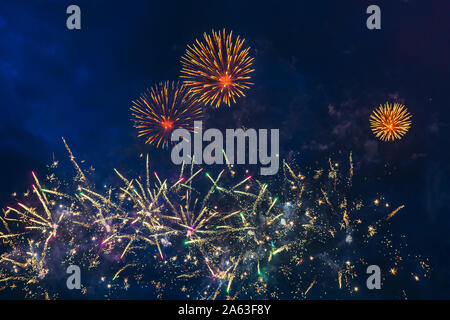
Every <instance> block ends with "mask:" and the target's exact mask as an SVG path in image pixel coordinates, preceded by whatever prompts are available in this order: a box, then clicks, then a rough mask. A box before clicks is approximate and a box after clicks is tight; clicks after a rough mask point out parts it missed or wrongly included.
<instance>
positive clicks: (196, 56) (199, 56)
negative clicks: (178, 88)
mask: <svg viewBox="0 0 450 320" xmlns="http://www.w3.org/2000/svg"><path fill="white" fill-rule="evenodd" d="M203 37H204V40H205V41H204V42H201V41H199V40H197V41H196V43H195V44H193V45H192V46H188V49H187V50H186V53H185V55H184V56H183V57H182V58H181V62H182V64H183V68H182V70H181V73H182V76H181V77H182V78H183V79H185V80H184V83H185V85H186V86H187V87H189V88H190V91H191V92H192V93H193V94H194V96H195V97H196V98H197V100H198V101H199V102H201V103H203V104H207V105H211V106H215V107H219V106H220V105H221V104H222V103H225V104H227V105H228V106H230V104H231V102H233V103H236V97H242V96H245V94H244V91H245V90H246V89H249V88H250V85H252V83H250V82H249V80H250V74H251V73H252V72H253V71H254V70H253V69H251V67H252V63H253V58H252V57H251V56H250V55H249V50H250V47H247V48H244V47H243V46H244V42H245V40H244V39H241V38H240V37H239V36H237V38H236V39H233V32H230V33H228V34H227V33H226V31H225V30H223V31H222V32H220V31H218V32H215V31H214V30H213V31H212V35H209V34H207V33H204V35H203Z"/></svg>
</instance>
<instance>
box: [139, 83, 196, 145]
mask: <svg viewBox="0 0 450 320" xmlns="http://www.w3.org/2000/svg"><path fill="white" fill-rule="evenodd" d="M132 103H133V105H132V107H131V112H132V116H133V118H132V121H133V122H134V126H135V127H136V128H137V129H138V132H139V133H138V137H145V139H146V140H145V143H149V144H153V145H155V146H156V147H159V146H161V147H162V148H167V147H168V145H169V141H170V136H171V134H172V132H173V131H174V130H175V129H187V130H189V131H191V132H193V122H194V120H196V119H201V118H202V108H201V106H200V105H199V104H198V103H197V102H196V101H195V100H194V99H192V97H191V96H190V95H189V94H188V90H187V89H186V87H184V86H183V85H182V84H181V83H179V82H177V83H175V82H172V83H170V82H169V81H166V82H164V83H160V84H159V85H155V86H154V87H152V88H151V89H150V90H147V92H146V93H143V94H141V96H140V97H139V99H137V100H135V101H133V102H132Z"/></svg>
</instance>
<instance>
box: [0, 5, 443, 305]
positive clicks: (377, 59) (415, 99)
mask: <svg viewBox="0 0 450 320" xmlns="http://www.w3.org/2000/svg"><path fill="white" fill-rule="evenodd" d="M70 4H77V5H79V6H80V8H81V14H82V22H81V24H82V29H81V30H68V29H67V28H66V19H67V16H68V15H67V14H66V8H67V6H68V5H70ZM371 4H377V5H379V6H380V7H381V17H382V18H381V26H382V28H381V30H368V29H367V28H366V19H367V17H368V15H367V14H366V8H367V6H368V5H371ZM449 13H450V2H448V1H444V0H442V1H438V0H436V1H419V0H409V1H408V0H403V1H400V0H395V1H394V0H393V1H299V0H296V1H211V0H209V1H137V0H136V1H126V2H125V1H96V0H89V1H75V0H74V1H65V0H64V1H63V0H55V1H37V0H33V1H31V0H30V1H12V0H6V1H5V0H3V1H1V2H0V105H1V116H0V157H1V162H0V164H1V165H0V177H1V183H0V206H1V207H5V206H7V205H11V201H12V199H11V194H12V193H13V192H23V191H24V190H26V189H27V188H28V186H29V185H30V183H31V179H32V178H31V176H30V171H31V170H34V171H36V172H38V173H39V172H43V173H44V172H46V171H45V166H46V165H47V164H49V163H50V162H51V161H52V160H53V155H54V156H55V157H56V158H57V159H66V158H67V153H66V151H65V149H64V145H63V143H62V140H61V137H65V139H66V140H67V142H68V143H69V145H70V147H71V148H72V151H73V152H74V153H75V155H76V156H77V158H78V159H83V160H86V162H87V163H89V165H92V166H93V167H95V170H96V175H97V177H98V179H99V181H98V183H108V181H109V180H110V179H111V177H112V176H113V175H114V173H113V171H112V168H118V169H121V170H122V171H126V172H127V171H130V172H132V171H134V170H136V171H137V170H139V169H140V168H139V167H138V164H137V161H136V159H138V158H139V155H140V154H141V153H149V154H150V159H151V163H152V166H154V167H156V168H157V169H158V170H162V171H169V170H170V168H171V167H172V166H173V165H172V164H171V163H170V153H169V152H167V151H163V150H160V149H159V150H158V149H155V148H154V147H152V146H149V145H145V144H144V143H143V140H142V139H139V138H137V134H136V130H135V129H134V128H133V126H132V122H131V120H130V110H129V107H130V105H131V100H133V99H136V98H137V97H138V96H139V94H140V93H141V92H143V91H144V90H145V89H146V88H148V87H150V86H152V85H154V84H155V83H158V82H160V81H165V80H177V79H178V77H179V71H180V69H181V63H180V57H181V56H182V55H183V54H184V52H185V49H186V46H187V45H188V44H191V43H193V42H194V40H195V39H200V38H201V37H202V34H203V32H210V31H211V29H215V30H218V29H223V28H226V29H227V30H233V32H234V33H235V34H239V35H241V36H242V37H244V38H245V39H246V43H247V44H248V45H250V46H251V51H250V53H251V55H252V56H253V57H254V58H255V62H254V69H255V72H254V73H253V74H252V82H253V83H254V84H255V85H254V86H252V87H251V89H250V90H248V91H247V92H246V97H245V98H242V99H240V100H238V101H237V103H236V104H233V105H232V106H231V108H228V107H222V108H220V109H218V110H211V109H209V110H208V115H207V120H206V122H205V126H207V127H214V128H220V129H224V128H239V127H241V126H245V127H247V128H278V129H280V154H281V158H283V157H285V156H287V155H288V154H289V153H290V152H291V151H294V152H297V153H298V154H299V157H298V159H299V161H300V164H305V165H306V164H312V163H314V162H315V161H323V159H327V158H328V156H329V155H331V154H339V153H340V152H341V153H342V154H343V155H346V154H348V153H349V152H350V151H352V152H353V158H354V160H355V162H356V164H357V165H356V168H357V175H358V176H361V177H368V179H369V180H370V181H371V183H370V187H369V188H368V190H362V191H361V192H362V193H367V194H373V193H374V192H375V190H377V192H382V193H383V194H384V195H385V197H388V198H389V199H392V201H393V202H395V203H402V204H405V209H403V211H402V212H401V214H399V217H398V219H397V220H396V221H394V222H393V229H394V230H395V231H397V232H399V233H402V234H403V233H405V234H407V235H408V238H409V245H410V247H411V248H414V251H417V252H419V253H421V254H423V255H424V256H427V257H429V258H430V261H431V267H432V274H431V279H430V280H428V281H426V282H423V283H422V284H421V285H420V287H419V288H418V289H417V288H416V289H414V290H415V292H416V293H417V294H416V297H417V298H424V299H432V298H434V299H439V298H440V299H442V298H446V299H449V298H450V271H449V270H450V257H449V256H448V252H449V250H450V238H449V235H448V230H449V226H450V206H449V203H450V185H449V183H448V181H449V179H450V165H449V159H450V151H449V148H448V146H449V139H448V137H449V132H448V130H449V120H448V119H449V117H450V111H449V110H450V109H449V106H450V86H449V75H450V62H449V57H450V37H449V35H450V19H449ZM386 101H397V102H401V103H403V104H405V105H406V106H407V107H408V110H409V112H410V113H411V114H412V115H413V118H412V121H413V124H412V127H411V129H410V130H409V132H408V133H407V135H406V136H405V137H404V138H403V139H401V140H398V141H395V142H391V143H383V142H381V141H379V140H377V139H376V138H375V137H374V136H373V134H372V132H371V130H370V126H369V121H368V118H369V114H370V112H371V110H372V109H373V108H374V107H376V106H378V105H379V104H381V103H384V102H386ZM344 158H345V156H344ZM135 167H136V168H135Z"/></svg>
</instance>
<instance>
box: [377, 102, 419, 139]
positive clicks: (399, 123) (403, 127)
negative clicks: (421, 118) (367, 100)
mask: <svg viewBox="0 0 450 320" xmlns="http://www.w3.org/2000/svg"><path fill="white" fill-rule="evenodd" d="M410 119H411V114H410V113H409V112H408V109H406V108H405V106H404V105H402V104H399V103H394V104H393V105H392V104H389V103H388V102H386V103H385V104H384V106H383V105H380V107H379V108H378V109H375V110H374V111H373V113H372V114H371V115H370V126H371V127H372V131H373V133H374V134H375V136H376V137H377V138H380V139H381V140H382V141H391V140H392V141H394V140H395V139H401V138H402V137H403V136H404V135H405V134H406V132H408V130H409V128H410V127H411V120H410Z"/></svg>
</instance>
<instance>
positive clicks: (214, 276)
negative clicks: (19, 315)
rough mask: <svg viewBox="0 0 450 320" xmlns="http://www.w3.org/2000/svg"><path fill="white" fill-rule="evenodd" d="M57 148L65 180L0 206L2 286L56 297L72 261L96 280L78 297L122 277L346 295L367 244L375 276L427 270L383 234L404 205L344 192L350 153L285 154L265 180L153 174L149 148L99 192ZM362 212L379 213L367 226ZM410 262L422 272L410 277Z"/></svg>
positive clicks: (146, 283) (256, 293) (208, 287)
mask: <svg viewBox="0 0 450 320" xmlns="http://www.w3.org/2000/svg"><path fill="white" fill-rule="evenodd" d="M66 148H67V150H68V151H69V154H70V160H71V161H72V163H73V164H74V166H75V169H76V176H75V178H74V179H73V181H71V182H70V183H63V182H61V181H59V180H58V179H57V178H56V176H55V174H53V173H52V174H49V175H47V177H46V182H45V186H44V184H43V183H41V181H40V180H39V179H38V178H37V176H36V175H35V174H34V173H33V174H32V176H33V180H34V182H35V183H34V185H33V187H32V190H31V191H29V192H27V194H26V195H25V198H26V200H27V201H28V202H29V204H23V203H18V204H17V206H14V207H13V206H12V207H7V208H6V209H5V210H4V211H3V214H2V215H1V216H0V220H1V222H2V228H1V229H0V239H1V241H2V244H1V246H2V252H3V253H2V254H1V255H0V289H1V290H16V291H17V290H19V289H20V290H23V291H24V292H25V297H28V298H57V297H59V296H60V295H61V292H66V290H67V289H66V288H65V287H64V286H65V279H66V276H67V275H66V274H65V272H64V271H65V268H67V266H68V265H72V264H75V265H79V266H80V267H81V269H82V270H84V271H83V272H85V273H86V272H88V270H96V272H95V274H93V275H92V277H94V278H95V277H98V278H99V279H98V280H97V282H95V281H94V284H95V285H93V284H92V281H90V282H88V283H83V287H82V293H83V294H86V295H88V294H89V293H92V294H93V292H98V288H95V286H101V287H102V288H104V290H105V292H106V293H105V297H117V295H118V290H119V289H120V290H128V288H129V287H130V286H131V285H133V286H139V287H143V288H147V289H148V291H147V293H148V294H149V295H152V296H155V297H157V298H163V297H164V294H166V291H167V294H168V295H170V296H173V295H174V290H179V291H178V293H179V297H180V298H192V299H216V298H227V299H234V298H240V297H244V298H253V299H255V298H256V299H258V298H261V299H263V298H286V297H289V298H296V299H302V298H307V297H308V296H309V295H310V294H312V293H313V292H314V294H315V296H319V297H328V296H329V295H332V294H338V293H336V292H339V291H340V290H342V291H345V292H347V293H348V294H351V295H354V294H356V293H357V292H358V291H359V288H360V286H364V285H365V272H364V270H360V269H361V268H365V267H367V265H369V264H370V262H372V263H374V262H376V263H377V264H381V259H379V261H373V260H372V261H368V258H366V257H365V256H364V254H366V252H367V251H368V250H367V247H370V246H372V245H376V244H379V245H380V246H381V248H378V250H379V251H380V252H382V253H383V257H382V259H383V260H382V261H383V263H384V265H385V266H386V268H385V270H386V274H385V275H384V277H385V280H384V282H389V281H390V280H392V279H391V278H395V277H399V275H402V274H403V275H407V276H408V277H412V279H413V280H414V281H418V279H420V278H421V277H423V276H425V277H426V276H427V275H428V272H429V263H428V262H427V260H426V259H422V258H421V257H420V256H416V255H414V256H412V255H411V254H403V253H402V252H403V251H404V250H405V248H406V247H407V244H400V245H396V244H395V243H394V241H393V239H392V235H391V233H390V232H389V231H387V227H388V225H389V223H390V220H391V219H392V218H394V216H395V215H397V214H398V212H399V211H400V210H401V209H402V208H403V206H402V205H400V206H398V207H397V208H396V209H394V210H392V209H390V208H389V204H388V203H384V202H383V201H384V198H383V197H379V198H377V199H376V200H375V201H374V202H373V203H371V204H370V205H369V204H368V205H367V206H366V205H365V204H364V203H363V202H362V200H360V199H358V198H356V197H354V196H353V195H352V193H351V185H352V179H353V162H352V158H351V156H350V159H349V164H350V166H349V167H348V169H347V170H346V172H345V174H344V173H343V172H341V171H340V170H339V169H340V168H339V163H333V162H332V161H331V159H330V160H329V168H328V169H319V170H312V171H311V174H307V172H304V173H302V172H300V170H298V169H294V167H293V165H289V164H288V163H286V162H284V163H283V174H282V175H280V176H279V177H278V178H277V179H279V180H280V181H279V182H277V181H274V182H273V186H272V187H269V184H268V183H265V182H262V181H259V180H258V179H256V178H254V177H252V176H250V175H249V174H248V173H245V176H244V177H242V178H239V176H240V174H239V173H238V172H237V168H234V167H233V165H230V164H227V165H226V166H225V167H224V168H223V169H222V170H221V171H220V172H218V173H216V174H213V173H207V172H205V171H204V170H203V168H201V167H196V166H194V165H189V166H187V165H186V166H185V165H183V166H182V167H181V170H180V172H179V174H177V175H176V176H175V177H174V176H172V177H171V178H170V179H163V178H162V177H160V176H159V175H158V173H156V172H153V173H152V172H151V171H150V166H149V159H148V156H147V158H146V161H145V167H146V169H145V175H144V176H142V177H141V176H138V177H136V178H134V179H128V178H126V177H125V175H123V174H122V173H120V172H119V171H117V170H116V174H117V176H118V179H119V181H121V183H120V184H119V185H118V186H114V187H113V186H109V187H108V186H105V187H104V190H102V191H98V190H96V188H95V187H94V185H93V184H92V183H91V182H90V181H89V180H90V177H89V174H88V172H87V171H86V172H85V171H83V170H82V169H81V167H80V166H79V164H78V162H77V161H76V160H75V157H74V156H73V154H72V152H71V151H70V149H69V147H68V146H67V144H66ZM57 164H58V163H57V162H55V163H54V164H53V165H52V169H54V168H55V167H56V166H57ZM205 181H206V182H209V183H205ZM65 189H69V190H70V192H69V191H67V190H65ZM33 199H34V200H33ZM28 202H27V203H28ZM364 211H371V212H372V211H373V212H375V213H376V214H377V216H378V220H376V221H375V222H373V223H370V221H369V220H368V219H367V220H368V221H367V222H366V216H367V215H365V214H364ZM372 239H373V241H371V240H372ZM407 258H413V260H414V263H416V262H418V264H419V265H420V269H421V270H422V274H420V275H419V274H417V273H414V274H412V273H408V271H407V265H406V264H405V262H406V261H407V260H408V259H407ZM371 259H373V258H371ZM388 270H389V272H388ZM58 271H59V273H58ZM58 274H59V276H58ZM358 275H360V276H359V277H358ZM361 275H362V276H361ZM149 276H150V279H149V278H148V277H149ZM59 277H60V278H59ZM55 279H57V280H55ZM283 279H285V280H283ZM54 281H60V282H61V288H60V289H59V291H58V290H56V292H55V286H54V284H53V285H48V282H54ZM93 286H94V287H93ZM150 288H151V290H150ZM398 289H399V290H401V292H402V293H401V294H402V296H405V295H406V293H405V291H404V290H402V289H401V288H398ZM333 290H335V291H333ZM20 292H22V291H20ZM176 295H177V294H176V293H175V296H176Z"/></svg>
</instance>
